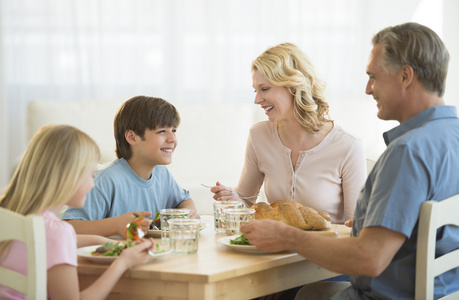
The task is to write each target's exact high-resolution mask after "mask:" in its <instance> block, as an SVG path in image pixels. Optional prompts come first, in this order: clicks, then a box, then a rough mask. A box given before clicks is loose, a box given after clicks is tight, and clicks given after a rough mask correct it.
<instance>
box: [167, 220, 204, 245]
mask: <svg viewBox="0 0 459 300" xmlns="http://www.w3.org/2000/svg"><path fill="white" fill-rule="evenodd" d="M167 222H168V223H169V241H170V242H169V244H170V247H171V249H172V252H173V253H176V254H193V253H196V252H198V244H199V227H200V224H201V220H199V219H169V221H167Z"/></svg>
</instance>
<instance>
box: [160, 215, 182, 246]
mask: <svg viewBox="0 0 459 300" xmlns="http://www.w3.org/2000/svg"><path fill="white" fill-rule="evenodd" d="M159 216H160V217H159V218H160V220H161V241H163V242H164V243H168V242H169V223H167V221H168V220H169V219H178V218H180V219H184V218H189V217H190V210H189V209H186V208H165V209H161V210H160V211H159Z"/></svg>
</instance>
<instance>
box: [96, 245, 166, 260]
mask: <svg viewBox="0 0 459 300" xmlns="http://www.w3.org/2000/svg"><path fill="white" fill-rule="evenodd" d="M134 246H135V245H134V243H133V242H131V241H126V243H121V242H118V243H113V242H106V243H104V244H103V245H102V246H100V247H98V248H97V249H96V250H94V251H92V252H91V255H92V256H120V254H121V252H122V251H123V250H124V249H126V248H130V247H134ZM163 252H166V250H165V249H162V248H160V246H159V245H158V244H156V251H155V253H156V254H158V253H163Z"/></svg>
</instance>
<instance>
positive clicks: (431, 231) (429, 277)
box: [415, 194, 459, 300]
mask: <svg viewBox="0 0 459 300" xmlns="http://www.w3.org/2000/svg"><path fill="white" fill-rule="evenodd" d="M458 211H459V194H458V195H455V196H452V197H450V198H448V199H445V200H443V201H426V202H425V203H423V204H422V206H421V213H420V217H419V231H418V242H417V253H416V289H415V299H423V300H426V299H427V300H428V299H433V296H434V278H435V277H436V276H438V275H440V274H442V273H444V272H447V271H449V270H451V269H454V268H457V267H459V249H456V250H454V251H452V252H450V253H448V254H445V255H443V256H441V257H438V258H435V244H436V237H437V229H438V228H440V227H442V226H444V225H455V226H459V216H458ZM457 247H458V248H459V245H457ZM441 299H459V292H455V293H453V294H450V295H447V296H445V297H443V298H441Z"/></svg>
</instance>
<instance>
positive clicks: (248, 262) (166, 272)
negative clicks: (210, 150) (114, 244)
mask: <svg viewBox="0 0 459 300" xmlns="http://www.w3.org/2000/svg"><path fill="white" fill-rule="evenodd" d="M202 219H203V221H205V222H207V223H210V224H211V226H209V227H207V228H206V229H204V230H202V231H201V232H200V238H199V250H198V252H197V253H195V254H190V255H183V254H172V253H171V254H169V255H167V256H165V257H164V258H159V259H157V260H154V261H152V262H150V263H147V264H145V265H141V266H137V267H134V268H131V269H129V270H128V271H126V272H125V274H124V275H123V278H122V279H130V281H131V282H132V280H137V281H138V282H141V281H147V282H164V283H167V282H174V283H184V284H187V285H188V286H189V285H190V284H197V286H200V287H201V286H202V288H203V289H204V290H206V288H208V287H209V286H213V285H214V284H216V283H218V284H221V283H222V282H230V281H232V280H234V279H235V278H239V277H240V278H246V277H247V276H249V277H250V276H252V275H254V274H257V273H259V274H262V273H263V272H267V273H269V272H270V270H274V269H276V268H281V267H282V268H284V267H285V266H288V268H299V264H298V262H304V261H306V259H305V258H304V257H302V256H300V255H298V254H297V253H292V252H281V253H247V252H239V251H236V250H234V249H232V248H229V247H227V246H225V245H221V244H220V243H218V242H217V240H218V239H219V238H221V237H224V236H225V234H215V232H214V227H213V216H202ZM332 229H333V230H336V231H337V232H338V237H343V236H349V232H350V228H347V227H345V226H344V225H332ZM155 241H156V242H158V243H161V239H159V238H157V239H155ZM307 264H310V265H314V266H315V267H314V268H315V269H314V271H315V272H317V270H318V269H321V270H325V269H322V268H321V267H319V266H317V265H315V264H313V263H311V262H307ZM106 268H107V265H103V264H97V263H94V262H90V261H88V260H86V259H84V258H79V259H78V273H79V276H80V281H81V279H83V281H84V279H85V276H87V277H88V278H89V277H92V278H94V277H95V276H100V274H102V273H103V272H104V271H105V269H106ZM311 271H312V270H311ZM325 271H326V272H325V273H326V274H325V275H324V274H322V275H318V277H317V278H318V279H315V277H314V274H309V275H308V276H312V277H311V280H310V282H312V281H317V280H321V279H324V278H329V277H333V276H335V275H337V274H336V273H333V272H330V271H328V270H325ZM303 272H306V273H307V272H308V270H303ZM319 273H320V272H318V273H317V274H319ZM319 277H321V278H319ZM292 284H296V283H293V282H292ZM292 287H293V286H292ZM284 289H285V288H284ZM217 292H218V291H216V293H217ZM206 293H207V292H206ZM260 293H262V291H259V292H256V293H255V294H260ZM216 295H217V294H215V293H211V295H209V297H207V296H205V295H203V296H202V297H204V298H196V299H217V298H211V297H216ZM247 295H250V293H248V294H247ZM261 295H263V294H261ZM150 296H151V294H150ZM250 297H252V296H250ZM186 298H188V299H191V298H190V297H189V296H187V297H184V298H183V299H186ZM150 299H160V298H154V297H153V298H150ZM161 299H163V298H161ZM222 299H226V298H222ZM228 299H229V298H228Z"/></svg>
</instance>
